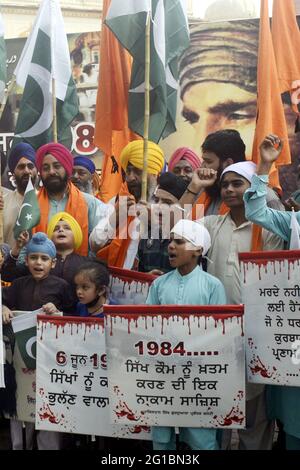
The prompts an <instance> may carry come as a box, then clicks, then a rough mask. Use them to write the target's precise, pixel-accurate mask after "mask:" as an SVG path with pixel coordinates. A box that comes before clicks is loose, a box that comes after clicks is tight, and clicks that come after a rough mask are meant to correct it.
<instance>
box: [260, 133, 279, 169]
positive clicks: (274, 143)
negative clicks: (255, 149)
mask: <svg viewBox="0 0 300 470" xmlns="http://www.w3.org/2000/svg"><path fill="white" fill-rule="evenodd" d="M282 148H283V142H282V140H280V138H279V137H277V135H275V134H269V135H267V136H266V137H265V139H264V140H263V141H262V143H261V144H260V147H259V150H260V158H261V161H262V162H264V163H269V164H272V163H274V162H275V161H276V160H277V158H278V157H279V155H280V154H281V151H282Z"/></svg>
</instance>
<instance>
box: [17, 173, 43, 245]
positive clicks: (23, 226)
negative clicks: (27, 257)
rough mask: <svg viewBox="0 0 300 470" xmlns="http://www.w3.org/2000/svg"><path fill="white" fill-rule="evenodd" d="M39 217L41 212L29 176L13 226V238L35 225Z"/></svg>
mask: <svg viewBox="0 0 300 470" xmlns="http://www.w3.org/2000/svg"><path fill="white" fill-rule="evenodd" d="M40 217H41V213H40V206H39V203H38V200H37V195H36V192H35V189H34V187H33V185H32V181H31V178H29V181H28V184H27V188H26V191H25V194H24V200H23V204H22V206H21V208H20V211H19V215H18V218H17V221H16V225H15V226H14V237H15V239H17V238H18V236H19V235H20V233H21V232H23V231H24V230H27V231H29V230H31V229H32V228H33V227H35V226H36V225H37V224H38V223H39V221H40Z"/></svg>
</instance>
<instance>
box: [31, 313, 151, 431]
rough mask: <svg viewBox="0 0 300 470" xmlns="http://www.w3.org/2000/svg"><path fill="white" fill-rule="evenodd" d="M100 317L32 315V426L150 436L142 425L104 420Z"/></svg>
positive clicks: (105, 390)
mask: <svg viewBox="0 0 300 470" xmlns="http://www.w3.org/2000/svg"><path fill="white" fill-rule="evenodd" d="M103 321H104V320H103V319H101V318H78V317H61V318H54V317H51V316H39V317H38V323H37V377H36V428H37V429H43V430H46V431H59V432H69V433H75V434H89V435H97V436H111V437H123V438H130V439H150V429H149V428H146V427H145V426H140V425H137V423H134V422H131V423H129V424H130V425H129V426H124V425H121V426H117V425H115V426H114V425H111V424H110V420H109V405H110V403H109V401H110V400H109V397H108V378H107V361H106V353H105V339H104V324H103Z"/></svg>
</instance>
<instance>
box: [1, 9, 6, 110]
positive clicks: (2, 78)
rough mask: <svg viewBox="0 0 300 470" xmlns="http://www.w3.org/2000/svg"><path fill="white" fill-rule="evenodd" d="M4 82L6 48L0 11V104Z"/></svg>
mask: <svg viewBox="0 0 300 470" xmlns="http://www.w3.org/2000/svg"><path fill="white" fill-rule="evenodd" d="M5 82H6V49H5V41H4V23H3V19H2V15H1V13H0V104H1V103H2V102H3V98H4V90H5Z"/></svg>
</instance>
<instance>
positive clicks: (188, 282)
mask: <svg viewBox="0 0 300 470" xmlns="http://www.w3.org/2000/svg"><path fill="white" fill-rule="evenodd" d="M210 243H211V241H210V235H209V233H208V231H207V230H206V228H205V227H203V225H201V224H198V223H197V222H193V221H191V220H180V221H179V222H178V223H177V224H176V225H175V226H174V227H173V229H172V230H171V241H170V244H169V247H168V253H169V261H170V265H171V266H172V267H173V268H176V269H175V270H174V271H171V272H169V273H167V274H164V275H163V276H161V277H159V278H157V279H156V280H155V281H154V282H153V284H152V285H151V287H150V291H149V294H148V298H147V301H146V303H147V304H148V305H161V304H162V305H168V304H169V305H170V304H171V305H174V304H177V305H224V304H226V295H225V291H224V287H223V286H222V283H221V282H220V281H219V280H218V279H216V278H215V277H213V276H211V275H210V274H207V273H206V272H204V271H203V270H202V269H201V268H200V267H199V265H198V264H199V259H200V257H201V256H202V255H206V253H207V251H208V250H209V247H210ZM179 424H180V423H179ZM152 439H153V448H154V449H155V450H175V449H176V438H175V429H174V428H172V427H161V426H159V427H157V426H156V427H153V428H152ZM180 440H181V441H183V442H185V443H186V444H188V445H189V446H190V448H191V449H193V450H215V449H218V444H217V440H216V429H203V428H180Z"/></svg>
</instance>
